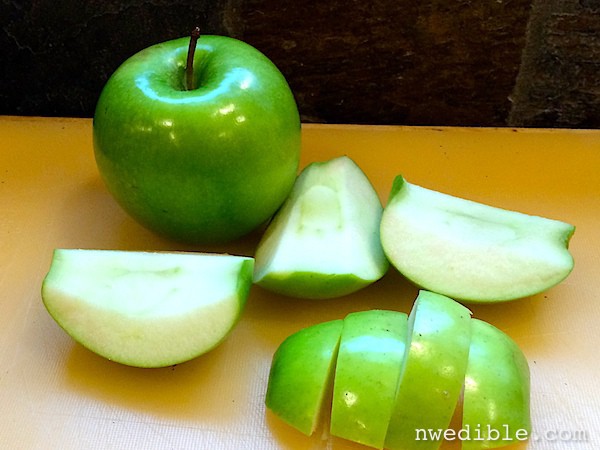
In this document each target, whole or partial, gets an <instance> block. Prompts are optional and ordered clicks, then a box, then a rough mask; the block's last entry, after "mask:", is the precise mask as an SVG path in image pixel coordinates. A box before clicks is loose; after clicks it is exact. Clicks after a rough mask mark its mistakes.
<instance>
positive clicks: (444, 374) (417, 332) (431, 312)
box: [385, 291, 471, 450]
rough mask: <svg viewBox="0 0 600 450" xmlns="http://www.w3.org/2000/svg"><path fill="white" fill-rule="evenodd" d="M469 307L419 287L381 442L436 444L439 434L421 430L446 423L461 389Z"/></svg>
mask: <svg viewBox="0 0 600 450" xmlns="http://www.w3.org/2000/svg"><path fill="white" fill-rule="evenodd" d="M470 341H471V312H470V311H469V310H468V309H467V308H465V307H464V306H462V305H461V304H460V303H457V302H455V301H454V300H452V299H449V298H447V297H445V296H443V295H439V294H435V293H433V292H427V291H421V292H419V295H418V297H417V299H416V301H415V304H414V306H413V309H412V311H411V313H410V315H409V318H408V339H407V352H406V355H405V356H404V360H403V366H402V370H401V373H400V381H399V385H398V391H397V394H396V402H395V404H394V408H393V412H392V416H391V420H390V422H389V427H388V430H387V436H386V438H385V446H386V447H387V448H389V449H392V450H395V449H398V450H411V449H437V448H438V447H439V445H440V441H439V439H438V440H436V439H421V438H420V437H421V433H422V431H421V430H424V432H425V433H427V430H444V429H446V428H448V425H449V424H450V421H451V419H452V415H453V414H454V410H455V408H456V405H457V403H458V399H459V396H460V392H461V390H462V386H463V382H464V379H465V373H466V370H467V361H468V356H469V344H470Z"/></svg>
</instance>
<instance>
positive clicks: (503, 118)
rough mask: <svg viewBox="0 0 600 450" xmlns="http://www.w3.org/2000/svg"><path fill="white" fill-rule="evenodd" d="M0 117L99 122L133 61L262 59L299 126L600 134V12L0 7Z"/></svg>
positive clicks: (99, 4) (366, 4) (301, 5)
mask: <svg viewBox="0 0 600 450" xmlns="http://www.w3.org/2000/svg"><path fill="white" fill-rule="evenodd" d="M0 21H1V24H2V29H1V32H0V114H11V115H41V116H78V117H91V116H92V115H93V112H94V107H95V103H96V100H97V98H98V95H99V93H100V90H101V89H102V86H103V85H104V83H105V82H106V80H107V78H108V77H109V76H110V74H111V73H112V72H113V71H114V70H115V69H116V68H117V67H118V65H119V64H120V63H121V62H123V61H124V60H125V59H126V58H127V57H128V56H130V55H132V54H133V53H135V52H137V51H138V50H141V49H142V48H144V47H147V46H149V45H151V44H154V43H157V42H161V41H164V40H168V39H172V38H175V37H179V36H183V35H186V34H188V32H189V30H191V28H193V26H195V25H197V24H200V25H201V26H202V28H203V30H204V32H205V33H207V34H209V33H214V34H225V35H229V36H233V37H236V38H239V39H242V40H245V41H246V42H248V43H250V44H252V45H254V46H255V47H257V48H258V49H260V50H261V51H262V52H263V53H265V54H266V55H267V56H269V57H270V58H271V59H272V60H273V61H274V62H275V64H277V66H278V67H279V68H280V69H281V71H282V72H283V73H284V75H285V76H286V78H287V79H288V81H289V83H290V85H291V87H292V89H293V91H294V94H295V96H296V99H297V101H298V105H299V109H300V112H301V115H302V119H303V120H304V121H305V122H324V123H360V124H409V125H468V126H536V127H575V128H583V127H586V128H595V127H598V126H599V125H600V70H599V69H600V67H599V66H600V33H599V32H600V0H533V3H532V1H531V0H473V1H468V0H421V1H418V2H416V1H412V0H367V1H365V0H360V1H357V0H329V1H327V0H325V1H320V2H311V1H306V0H296V1H294V2H285V1H281V0H212V1H211V0H178V1H176V0H119V1H117V0H84V1H81V0H78V1H75V0H59V1H56V0H31V1H16V0H0Z"/></svg>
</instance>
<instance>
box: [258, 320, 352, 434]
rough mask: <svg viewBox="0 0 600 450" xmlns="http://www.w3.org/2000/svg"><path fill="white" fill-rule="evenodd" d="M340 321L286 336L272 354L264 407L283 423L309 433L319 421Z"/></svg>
mask: <svg viewBox="0 0 600 450" xmlns="http://www.w3.org/2000/svg"><path fill="white" fill-rule="evenodd" d="M342 326H343V321H342V320H341V319H339V320H332V321H329V322H323V323H320V324H317V325H313V326H311V327H307V328H304V329H302V330H300V331H298V332H296V333H294V334H292V335H291V336H289V337H288V338H287V339H286V340H285V341H283V343H282V344H281V345H280V346H279V348H278V349H277V351H276V352H275V354H274V355H273V361H272V363H271V370H270V373H269V384H268V386H267V394H266V400H265V403H266V406H267V408H269V409H270V410H271V411H273V413H274V414H275V415H277V416H278V417H279V418H280V419H282V420H283V421H284V422H286V423H288V424H289V425H291V426H293V427H294V428H296V429H297V430H299V431H301V432H302V433H304V434H306V435H307V436H310V435H311V434H312V433H314V431H315V429H316V428H317V424H318V423H319V419H320V414H321V410H322V409H324V408H327V407H328V405H324V404H323V403H324V401H325V398H326V397H327V395H326V394H327V392H328V390H329V389H330V385H331V384H332V383H333V373H334V370H335V362H336V358H337V352H338V345H339V341H340V335H341V333H342Z"/></svg>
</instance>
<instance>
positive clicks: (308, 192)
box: [254, 156, 389, 299]
mask: <svg viewBox="0 0 600 450" xmlns="http://www.w3.org/2000/svg"><path fill="white" fill-rule="evenodd" d="M382 211H383V208H382V206H381V202H380V200H379V197H378V196H377V193H376V192H375V189H373V186H372V185H371V183H370V182H369V180H368V179H367V177H366V175H365V174H364V173H363V172H362V170H361V169H360V168H359V167H358V166H357V165H356V164H355V163H354V161H352V160H351V159H350V158H348V157H346V156H341V157H338V158H335V159H332V160H329V161H325V162H315V163H312V164H310V165H308V166H307V167H306V168H305V169H304V170H303V171H302V173H301V174H300V176H299V177H298V179H297V181H296V183H295V185H294V188H293V190H292V193H291V194H290V196H289V197H288V199H287V200H286V201H285V203H284V204H283V206H282V208H281V209H280V210H279V211H278V213H277V215H276V216H275V218H274V219H273V221H272V222H271V224H270V225H269V227H268V228H267V230H266V232H265V234H264V236H263V238H262V240H261V242H260V243H259V245H258V248H257V250H256V255H255V257H256V264H255V271H254V281H255V283H257V284H258V285H260V286H262V287H264V288H266V289H269V290H271V291H274V292H277V293H280V294H284V295H288V296H292V297H302V298H313V299H322V298H331V297H340V296H342V295H346V294H349V293H352V292H355V291H357V290H359V289H361V288H364V287H365V286H367V285H369V284H371V283H373V282H375V281H377V280H378V279H380V278H381V277H382V276H383V275H384V274H385V273H386V271H387V269H388V267H389V263H388V261H387V258H386V257H385V255H384V253H383V249H382V247H381V242H380V239H379V224H380V221H381V214H382Z"/></svg>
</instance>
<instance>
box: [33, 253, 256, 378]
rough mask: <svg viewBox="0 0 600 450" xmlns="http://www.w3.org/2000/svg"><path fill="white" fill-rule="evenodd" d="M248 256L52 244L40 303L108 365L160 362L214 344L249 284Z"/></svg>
mask: <svg viewBox="0 0 600 450" xmlns="http://www.w3.org/2000/svg"><path fill="white" fill-rule="evenodd" d="M253 263H254V261H253V259H252V258H247V257H242V256H231V255H218V254H202V253H193V254H192V253H150V252H129V251H113V250H74V249H57V250H55V252H54V255H53V258H52V263H51V266H50V270H49V272H48V274H47V276H46V277H45V279H44V282H43V285H42V299H43V301H44V305H45V307H46V309H47V310H48V312H49V313H50V315H51V316H52V317H53V318H54V320H55V321H56V322H57V323H58V324H59V325H60V326H61V327H62V328H63V329H64V330H65V331H66V332H67V333H68V334H69V335H70V336H71V337H72V338H73V339H75V340H76V341H77V342H79V343H80V344H82V345H83V346H84V347H86V348H88V349H89V350H91V351H93V352H95V353H97V354H99V355H101V356H103V357H105V358H107V359H110V360H112V361H115V362H119V363H122V364H126V365H130V366H136V367H164V366H170V365H173V364H179V363H182V362H185V361H188V360H190V359H192V358H195V357H197V356H199V355H201V354H203V353H206V352H207V351H209V350H211V349H213V348H214V347H216V346H217V345H218V344H219V343H221V342H222V341H223V340H224V339H225V338H226V337H227V335H228V334H229V332H230V331H231V330H232V329H233V327H234V326H235V324H236V323H237V321H238V319H239V317H240V315H241V313H242V311H243V309H244V306H245V303H246V299H247V297H248V293H249V290H250V287H251V284H252V269H253Z"/></svg>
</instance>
